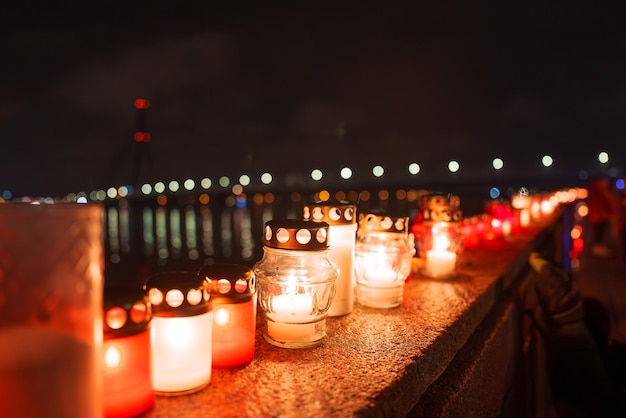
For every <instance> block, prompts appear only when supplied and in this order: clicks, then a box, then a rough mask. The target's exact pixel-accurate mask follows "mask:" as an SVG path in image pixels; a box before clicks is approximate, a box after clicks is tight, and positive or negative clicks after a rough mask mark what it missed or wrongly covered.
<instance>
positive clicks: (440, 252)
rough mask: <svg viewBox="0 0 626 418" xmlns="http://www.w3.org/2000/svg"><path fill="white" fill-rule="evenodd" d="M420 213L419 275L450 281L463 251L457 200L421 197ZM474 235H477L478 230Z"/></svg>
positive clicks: (452, 198)
mask: <svg viewBox="0 0 626 418" xmlns="http://www.w3.org/2000/svg"><path fill="white" fill-rule="evenodd" d="M421 210H422V213H423V219H424V225H423V229H422V234H421V236H420V243H419V248H420V254H419V256H420V257H421V258H422V259H423V260H424V263H423V265H422V266H423V267H422V274H424V275H425V276H427V277H432V278H450V277H454V276H455V275H456V263H457V259H458V255H460V254H461V253H462V251H463V247H464V241H463V224H462V220H463V214H462V212H461V209H460V199H459V197H458V196H455V195H443V194H440V193H436V194H433V195H429V196H425V197H424V200H423V203H422V209H421ZM479 225H480V224H477V227H478V226H479ZM477 234H478V235H480V232H478V230H477Z"/></svg>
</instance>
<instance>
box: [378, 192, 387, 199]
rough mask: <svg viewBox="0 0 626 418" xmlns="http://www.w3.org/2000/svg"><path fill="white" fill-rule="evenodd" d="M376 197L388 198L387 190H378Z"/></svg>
mask: <svg viewBox="0 0 626 418" xmlns="http://www.w3.org/2000/svg"><path fill="white" fill-rule="evenodd" d="M378 199H380V200H387V199H389V192H388V191H387V190H380V191H379V192H378Z"/></svg>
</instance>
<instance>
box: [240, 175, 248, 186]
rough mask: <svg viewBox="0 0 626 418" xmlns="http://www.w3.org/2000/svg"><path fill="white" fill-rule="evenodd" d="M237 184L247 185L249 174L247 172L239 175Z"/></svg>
mask: <svg viewBox="0 0 626 418" xmlns="http://www.w3.org/2000/svg"><path fill="white" fill-rule="evenodd" d="M239 184H241V185H242V186H248V185H249V184H250V176H249V175H247V174H242V175H241V176H239Z"/></svg>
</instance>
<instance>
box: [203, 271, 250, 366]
mask: <svg viewBox="0 0 626 418" xmlns="http://www.w3.org/2000/svg"><path fill="white" fill-rule="evenodd" d="M198 275H199V276H201V277H204V278H205V279H206V280H207V282H208V283H209V285H208V286H209V292H210V293H211V300H212V301H213V368H216V369H220V368H221V369H229V368H238V367H243V366H245V365H247V364H248V363H250V362H251V361H252V360H254V340H255V332H256V306H257V294H256V285H255V280H254V273H253V272H252V270H251V269H250V268H248V267H246V266H242V265H238V264H211V265H206V266H204V267H202V268H201V269H200V270H199V271H198Z"/></svg>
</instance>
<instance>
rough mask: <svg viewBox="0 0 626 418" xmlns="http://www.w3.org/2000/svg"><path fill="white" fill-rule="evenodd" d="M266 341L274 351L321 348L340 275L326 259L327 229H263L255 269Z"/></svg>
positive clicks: (285, 223) (281, 225)
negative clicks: (261, 243) (261, 255)
mask: <svg viewBox="0 0 626 418" xmlns="http://www.w3.org/2000/svg"><path fill="white" fill-rule="evenodd" d="M253 272H254V275H255V277H256V280H257V286H258V288H257V292H258V297H259V306H260V307H261V309H262V310H263V313H264V317H265V320H266V325H267V326H266V329H265V331H264V337H265V339H266V340H267V341H268V342H269V343H271V344H273V345H276V346H278V347H284V348H304V347H312V346H315V345H318V344H320V343H321V341H322V339H323V338H324V336H325V335H326V317H327V315H328V309H329V308H330V304H331V302H332V300H333V298H334V296H335V290H336V282H337V277H338V275H339V269H338V268H337V266H336V265H335V264H334V263H333V262H332V261H330V258H329V256H328V224H327V223H326V222H311V221H301V220H295V219H286V220H271V221H268V222H266V224H265V232H264V235H263V257H262V258H261V260H260V261H258V262H257V263H256V264H255V265H254V267H253Z"/></svg>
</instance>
